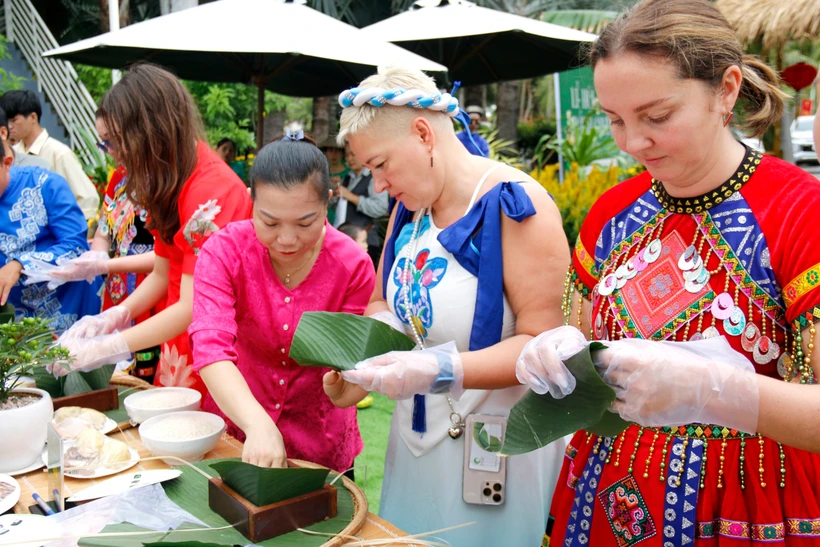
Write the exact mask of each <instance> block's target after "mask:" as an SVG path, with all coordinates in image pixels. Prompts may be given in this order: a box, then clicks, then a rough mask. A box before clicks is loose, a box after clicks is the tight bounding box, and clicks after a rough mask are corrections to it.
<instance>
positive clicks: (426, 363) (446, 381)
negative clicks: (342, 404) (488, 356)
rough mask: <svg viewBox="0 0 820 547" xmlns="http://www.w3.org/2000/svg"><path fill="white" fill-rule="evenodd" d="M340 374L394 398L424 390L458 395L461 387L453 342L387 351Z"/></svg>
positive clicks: (462, 380) (461, 390)
mask: <svg viewBox="0 0 820 547" xmlns="http://www.w3.org/2000/svg"><path fill="white" fill-rule="evenodd" d="M342 377H343V378H344V379H345V380H346V381H348V382H350V383H353V384H358V385H360V386H362V387H363V388H364V389H366V390H367V391H376V392H378V393H381V394H383V395H387V396H388V397H390V398H391V399H394V400H396V399H407V398H409V397H412V396H413V395H417V394H418V395H421V394H425V393H449V394H450V395H451V396H452V397H453V398H454V399H458V398H459V397H460V396H461V393H462V392H463V391H464V389H463V386H464V367H463V366H462V364H461V356H460V355H459V354H458V350H457V349H456V344H455V342H447V343H446V344H443V345H441V346H436V347H434V348H429V349H425V350H419V351H391V352H390V353H386V354H384V355H380V356H378V357H374V358H372V359H368V360H366V361H362V362H361V363H358V364H357V365H356V368H355V369H354V370H346V371H344V372H343V373H342Z"/></svg>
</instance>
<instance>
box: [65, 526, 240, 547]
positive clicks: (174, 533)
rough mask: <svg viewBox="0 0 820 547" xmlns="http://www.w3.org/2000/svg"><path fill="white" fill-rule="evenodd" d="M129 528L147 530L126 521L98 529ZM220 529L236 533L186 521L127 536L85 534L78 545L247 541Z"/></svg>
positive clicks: (229, 546) (192, 546)
mask: <svg viewBox="0 0 820 547" xmlns="http://www.w3.org/2000/svg"><path fill="white" fill-rule="evenodd" d="M185 530H201V532H187V531H185ZM133 532H150V530H147V529H146V528H140V527H139V526H136V525H135V524H130V523H127V522H124V523H121V524H112V525H110V526H106V527H105V528H103V530H102V533H104V534H111V533H114V534H117V533H133ZM223 532H228V533H233V534H238V532H236V531H235V530H220V531H216V532H210V531H208V529H207V528H202V527H201V526H197V525H196V524H193V523H190V522H186V523H183V524H182V525H181V526H180V527H179V528H178V529H177V530H163V531H157V532H154V533H151V534H144V535H139V536H130V537H129V536H124V537H101V538H94V537H88V538H84V539H81V540H80V541H79V543H78V545H81V546H83V547H114V546H116V547H148V546H151V547H166V546H167V547H241V546H243V545H247V544H249V543H250V542H249V541H248V540H247V539H245V540H244V541H240V542H239V543H236V542H235V541H236V540H237V539H238V538H230V537H227V536H225V535H224V534H223ZM239 537H240V538H241V537H242V536H241V535H239ZM192 538H197V539H192ZM232 541H234V543H232Z"/></svg>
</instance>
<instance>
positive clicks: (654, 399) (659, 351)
mask: <svg viewBox="0 0 820 547" xmlns="http://www.w3.org/2000/svg"><path fill="white" fill-rule="evenodd" d="M605 344H606V346H607V349H605V350H601V351H598V352H595V353H594V354H593V356H594V359H595V366H596V367H598V368H599V373H601V377H602V378H603V379H604V381H605V382H606V383H607V384H609V385H610V386H612V388H613V389H615V392H616V394H617V395H618V398H617V400H616V401H615V403H613V406H612V409H611V410H612V411H614V412H617V413H618V414H620V415H621V417H622V418H624V419H625V420H629V421H633V422H636V423H638V424H640V425H643V426H652V427H660V426H673V425H684V424H690V423H707V424H719V425H723V426H726V427H730V428H734V429H738V430H740V431H743V432H746V433H755V432H756V431H757V419H758V416H759V412H760V393H759V391H758V387H757V375H756V374H755V370H754V366H753V365H752V363H751V362H749V360H748V359H746V358H745V357H744V356H743V355H741V354H740V353H738V352H736V351H735V350H734V349H732V347H731V346H730V345H729V343H728V342H727V341H726V339H725V338H723V337H719V338H712V339H708V340H701V341H698V342H653V341H649V340H634V339H624V340H618V341H613V342H605Z"/></svg>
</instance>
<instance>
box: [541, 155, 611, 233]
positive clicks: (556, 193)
mask: <svg viewBox="0 0 820 547" xmlns="http://www.w3.org/2000/svg"><path fill="white" fill-rule="evenodd" d="M583 171H587V170H586V169H583ZM583 171H582V170H580V169H579V168H578V164H577V163H573V164H572V165H571V167H570V169H569V171H567V172H565V173H564V181H563V182H560V181H559V180H558V165H557V164H552V165H547V166H545V167H544V168H543V169H540V170H539V169H536V170H534V171H533V172H531V173H530V176H531V177H532V178H534V179H535V180H537V181H538V182H539V184H541V186H543V187H544V188H545V189H546V190H547V191H548V192H549V193H550V194H551V195H552V197H553V199H555V204H556V205H557V206H558V210H559V211H561V218H562V219H563V222H564V232H565V233H566V235H567V239H568V240H569V242H570V244H573V243H575V240H576V239H577V238H578V233H579V232H580V230H581V224H583V222H584V219H585V218H586V216H587V213H589V210H590V208H591V207H592V204H593V203H595V201H596V200H597V199H598V198H599V197H600V196H601V194H603V193H604V192H606V191H607V190H609V189H610V188H612V187H613V186H615V185H616V184H618V180H619V175H622V174H624V173H622V172H621V170H620V169H619V168H618V167H617V166H616V165H613V166H611V167H610V168H609V169H607V170H606V171H601V170H600V169H598V167H597V166H595V165H593V166H592V168H591V169H589V171H588V173H587V174H586V175H583V174H582V172H583Z"/></svg>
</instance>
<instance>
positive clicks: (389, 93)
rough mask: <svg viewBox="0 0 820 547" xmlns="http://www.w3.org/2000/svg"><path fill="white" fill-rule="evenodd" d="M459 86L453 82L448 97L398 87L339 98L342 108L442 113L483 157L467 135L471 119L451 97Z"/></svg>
mask: <svg viewBox="0 0 820 547" xmlns="http://www.w3.org/2000/svg"><path fill="white" fill-rule="evenodd" d="M460 85H461V83H460V82H456V83H455V85H454V86H453V90H452V91H451V92H450V93H439V92H436V93H435V94H431V93H428V92H427V91H422V90H420V89H411V90H409V91H407V90H405V89H403V88H401V87H396V88H393V89H382V88H380V87H367V88H361V87H354V88H351V89H348V90H347V91H343V92H341V93H340V94H339V104H340V105H341V106H342V108H348V107H350V106H362V105H364V104H369V105H371V106H376V107H382V106H385V105H392V106H410V107H413V108H426V109H428V110H433V111H435V112H442V113H444V114H447V115H448V116H450V117H451V118H455V119H457V120H458V121H459V122H460V123H461V125H463V126H464V131H466V132H467V139H469V141H470V142H471V143H473V146H475V148H476V149H478V150H479V152H480V153H481V155H482V156H483V155H484V153H483V152H481V150H480V149H479V148H478V146H476V144H475V141H474V140H473V135H472V133H471V132H470V115H469V114H467V112H465V111H464V109H463V108H459V106H458V99H456V98H455V97H454V96H453V94H454V93H455V92H456V90H457V89H458V87H459V86H460Z"/></svg>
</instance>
